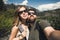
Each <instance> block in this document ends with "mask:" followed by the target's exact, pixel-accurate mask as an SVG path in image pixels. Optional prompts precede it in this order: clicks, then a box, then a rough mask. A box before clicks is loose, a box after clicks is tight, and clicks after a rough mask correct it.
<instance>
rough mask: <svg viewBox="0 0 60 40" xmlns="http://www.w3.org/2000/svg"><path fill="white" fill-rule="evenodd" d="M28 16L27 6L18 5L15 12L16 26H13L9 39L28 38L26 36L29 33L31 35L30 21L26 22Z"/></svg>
mask: <svg viewBox="0 0 60 40" xmlns="http://www.w3.org/2000/svg"><path fill="white" fill-rule="evenodd" d="M27 18H28V12H27V8H26V7H25V6H20V7H18V8H17V10H16V12H15V21H14V26H13V28H12V31H11V35H10V38H9V40H28V38H27V37H26V36H27V35H28V36H29V30H28V23H27V22H26V21H27ZM27 32H28V34H27ZM18 33H20V34H18ZM17 34H18V35H17ZM16 36H17V37H16Z"/></svg>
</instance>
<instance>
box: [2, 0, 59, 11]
mask: <svg viewBox="0 0 60 40" xmlns="http://www.w3.org/2000/svg"><path fill="white" fill-rule="evenodd" d="M3 1H4V3H5V4H11V3H14V4H15V5H27V6H32V7H34V8H36V9H38V10H40V11H46V10H54V9H58V8H60V0H3Z"/></svg>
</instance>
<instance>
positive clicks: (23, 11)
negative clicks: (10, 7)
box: [18, 10, 28, 14]
mask: <svg viewBox="0 0 60 40" xmlns="http://www.w3.org/2000/svg"><path fill="white" fill-rule="evenodd" d="M23 12H28V11H27V10H23V11H19V12H18V14H20V13H23Z"/></svg>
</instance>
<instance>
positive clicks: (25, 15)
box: [19, 7, 28, 19]
mask: <svg viewBox="0 0 60 40" xmlns="http://www.w3.org/2000/svg"><path fill="white" fill-rule="evenodd" d="M19 12H20V13H19V16H20V17H21V18H22V19H27V18H28V12H27V10H26V8H24V7H21V8H20V9H19Z"/></svg>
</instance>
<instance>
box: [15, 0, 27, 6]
mask: <svg viewBox="0 0 60 40" xmlns="http://www.w3.org/2000/svg"><path fill="white" fill-rule="evenodd" d="M14 4H15V5H27V4H28V0H24V1H23V2H22V3H14Z"/></svg>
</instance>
